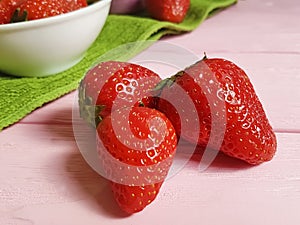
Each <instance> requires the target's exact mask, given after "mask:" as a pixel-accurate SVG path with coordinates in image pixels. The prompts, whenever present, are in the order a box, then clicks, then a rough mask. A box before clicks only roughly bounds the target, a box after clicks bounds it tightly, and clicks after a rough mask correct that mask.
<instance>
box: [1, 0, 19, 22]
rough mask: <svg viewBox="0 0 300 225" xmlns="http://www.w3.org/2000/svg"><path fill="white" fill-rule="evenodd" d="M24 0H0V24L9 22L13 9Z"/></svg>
mask: <svg viewBox="0 0 300 225" xmlns="http://www.w3.org/2000/svg"><path fill="white" fill-rule="evenodd" d="M23 1H24V0H0V24H7V23H10V22H11V19H12V16H13V13H14V11H15V10H16V9H17V7H18V6H19V5H20V4H21V3H22V2H23Z"/></svg>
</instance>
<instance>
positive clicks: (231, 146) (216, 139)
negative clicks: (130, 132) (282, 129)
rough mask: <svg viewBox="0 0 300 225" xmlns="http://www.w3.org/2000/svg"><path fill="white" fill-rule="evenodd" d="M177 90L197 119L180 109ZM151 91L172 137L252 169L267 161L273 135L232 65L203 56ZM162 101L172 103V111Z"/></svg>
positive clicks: (255, 98)
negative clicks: (171, 129)
mask: <svg viewBox="0 0 300 225" xmlns="http://www.w3.org/2000/svg"><path fill="white" fill-rule="evenodd" d="M178 87H180V88H182V89H183V90H184V91H185V93H186V94H187V96H188V98H189V99H190V100H192V102H193V103H194V106H195V109H196V116H197V117H198V118H195V116H194V114H192V111H193V110H189V109H186V108H185V106H184V102H186V101H183V100H182V99H183V97H182V96H178V94H177V93H178ZM157 89H158V92H157V95H158V96H159V100H158V104H157V109H158V110H160V111H161V112H163V113H165V114H166V116H167V117H168V118H169V119H170V120H171V121H172V123H173V125H174V127H175V129H176V132H177V135H181V136H182V137H183V138H185V139H187V140H189V141H191V142H193V143H195V142H196V143H197V144H199V145H201V146H204V147H206V146H207V147H209V148H215V149H216V150H220V151H222V152H224V153H225V154H227V155H229V156H232V157H235V158H238V159H241V160H244V161H246V162H248V163H250V164H254V165H256V164H260V163H262V162H265V161H269V160H271V159H272V158H273V156H274V154H275V151H276V146H277V143H276V136H275V134H274V131H273V129H272V127H271V125H270V123H269V121H268V119H267V116H266V114H265V112H264V109H263V106H262V104H261V102H260V101H259V99H258V96H257V95H256V93H255V90H254V88H253V85H252V84H251V82H250V80H249V77H248V76H247V75H246V73H245V72H244V71H243V70H242V69H241V68H240V67H238V66H237V65H235V64H234V63H233V62H230V61H228V60H225V59H219V58H214V59H208V58H206V57H205V58H204V59H203V60H201V61H199V62H197V63H195V64H194V65H192V66H190V67H188V68H186V69H185V70H184V71H181V72H179V73H177V74H176V75H174V76H173V77H171V78H168V79H166V80H164V81H162V82H161V83H160V84H159V85H158V88H157ZM166 99H173V101H174V103H175V105H176V108H175V107H174V106H173V105H174V104H173V102H171V101H169V102H168V101H167V100H166ZM178 99H179V100H178ZM176 101H177V102H176ZM180 101H181V102H180ZM181 103H182V104H181ZM180 117H183V119H182V118H180ZM183 127H184V129H183ZM217 143H219V144H217Z"/></svg>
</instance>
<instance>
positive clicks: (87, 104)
mask: <svg viewBox="0 0 300 225" xmlns="http://www.w3.org/2000/svg"><path fill="white" fill-rule="evenodd" d="M104 107H105V106H103V105H94V104H93V103H92V98H91V97H89V96H86V95H85V90H84V87H83V85H80V90H79V114H80V117H81V118H83V119H84V120H85V121H86V122H87V123H88V124H89V125H91V126H93V127H94V128H96V127H97V126H98V124H99V123H100V122H101V121H102V119H103V118H102V117H101V116H100V112H101V111H102V110H103V109H104Z"/></svg>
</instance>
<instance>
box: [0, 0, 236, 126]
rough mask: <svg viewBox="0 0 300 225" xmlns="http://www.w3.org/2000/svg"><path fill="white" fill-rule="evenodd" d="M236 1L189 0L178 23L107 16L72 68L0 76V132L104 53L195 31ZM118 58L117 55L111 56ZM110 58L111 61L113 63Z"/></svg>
mask: <svg viewBox="0 0 300 225" xmlns="http://www.w3.org/2000/svg"><path fill="white" fill-rule="evenodd" d="M236 2H237V0H191V7H190V10H189V12H188V15H187V16H186V18H185V20H184V21H183V22H182V23H180V24H174V23H169V22H162V21H157V20H154V19H150V18H147V17H139V16H129V15H109V16H108V18H107V21H106V24H105V26H104V28H103V30H102V32H101V34H100V35H99V37H98V38H97V40H96V41H95V42H94V44H93V45H92V46H91V47H90V49H89V50H88V51H87V53H86V55H85V57H84V58H83V60H82V61H81V62H79V63H78V64H77V65H75V66H74V67H72V68H71V69H69V70H67V71H64V72H61V73H58V74H55V75H51V76H49V77H40V78H37V77H33V78H28V77H26V78H25V77H23V78H22V77H12V76H6V75H4V74H0V131H1V130H2V129H3V128H5V127H8V126H9V125H11V124H13V123H15V122H17V121H19V120H20V119H22V118H23V117H25V116H26V115H27V114H29V113H30V112H32V111H33V110H35V109H36V108H38V107H41V106H42V105H43V104H45V103H47V102H49V101H52V100H54V99H57V98H59V97H60V96H62V95H64V94H66V93H68V92H70V91H73V90H75V89H76V88H77V87H78V84H79V81H80V80H81V79H82V77H83V76H84V73H85V72H86V70H87V69H88V68H90V67H91V66H92V65H93V64H94V63H95V61H97V59H99V57H100V56H101V55H103V54H104V53H106V52H107V51H109V50H111V49H114V48H116V47H118V46H120V45H122V44H126V43H129V42H136V41H144V40H154V41H155V40H158V39H159V38H161V37H162V36H163V35H166V34H178V33H182V32H188V31H192V30H193V29H195V28H196V27H197V26H198V25H199V24H200V23H201V22H202V21H203V20H204V19H206V18H207V17H208V16H209V15H211V14H212V13H213V12H215V11H216V10H217V9H222V8H225V7H228V6H230V5H232V4H234V3H236ZM144 47H145V46H139V47H137V48H136V49H134V50H130V51H128V52H129V53H131V54H128V55H127V56H126V55H125V56H124V55H123V58H122V59H125V60H126V59H130V57H133V56H134V54H137V53H138V52H140V51H142V50H143V48H144ZM114 57H116V58H118V57H119V56H117V55H114ZM116 58H111V60H116Z"/></svg>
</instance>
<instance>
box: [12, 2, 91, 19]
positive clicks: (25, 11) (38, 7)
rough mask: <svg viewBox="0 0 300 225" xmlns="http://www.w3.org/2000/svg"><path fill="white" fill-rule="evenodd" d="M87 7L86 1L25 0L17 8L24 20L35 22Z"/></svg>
mask: <svg viewBox="0 0 300 225" xmlns="http://www.w3.org/2000/svg"><path fill="white" fill-rule="evenodd" d="M86 6H87V1H86V0H68V1H66V0H27V1H25V2H24V3H23V4H21V5H20V6H19V8H18V10H19V15H21V16H23V15H26V16H27V18H26V19H25V20H36V19H41V18H47V17H51V16H56V15H60V14H63V13H68V12H71V11H74V10H77V9H80V8H83V7H86Z"/></svg>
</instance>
